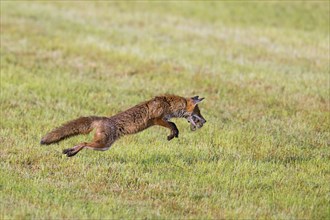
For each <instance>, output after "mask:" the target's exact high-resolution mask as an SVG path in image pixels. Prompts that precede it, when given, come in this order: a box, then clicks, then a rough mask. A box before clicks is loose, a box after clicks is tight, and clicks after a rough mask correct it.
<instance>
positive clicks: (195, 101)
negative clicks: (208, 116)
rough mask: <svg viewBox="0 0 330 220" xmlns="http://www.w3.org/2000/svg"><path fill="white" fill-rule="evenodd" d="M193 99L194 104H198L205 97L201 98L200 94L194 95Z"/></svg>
mask: <svg viewBox="0 0 330 220" xmlns="http://www.w3.org/2000/svg"><path fill="white" fill-rule="evenodd" d="M191 99H192V100H193V102H194V104H195V105H197V104H198V103H200V102H201V101H202V100H203V99H204V98H199V96H194V97H191Z"/></svg>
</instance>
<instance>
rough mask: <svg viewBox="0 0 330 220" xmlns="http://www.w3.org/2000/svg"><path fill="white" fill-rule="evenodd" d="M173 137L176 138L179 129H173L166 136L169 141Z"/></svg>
mask: <svg viewBox="0 0 330 220" xmlns="http://www.w3.org/2000/svg"><path fill="white" fill-rule="evenodd" d="M175 137H176V138H178V137H179V131H178V130H175V131H173V132H172V134H171V135H169V136H167V140H168V141H170V140H172V139H173V138H175Z"/></svg>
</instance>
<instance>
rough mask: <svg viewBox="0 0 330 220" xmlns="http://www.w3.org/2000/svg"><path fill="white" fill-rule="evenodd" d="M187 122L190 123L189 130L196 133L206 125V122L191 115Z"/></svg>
mask: <svg viewBox="0 0 330 220" xmlns="http://www.w3.org/2000/svg"><path fill="white" fill-rule="evenodd" d="M188 122H189V123H190V130H191V131H196V130H197V129H200V128H201V127H203V125H204V124H205V123H206V120H205V119H204V118H201V117H199V116H197V115H192V116H191V117H189V118H188Z"/></svg>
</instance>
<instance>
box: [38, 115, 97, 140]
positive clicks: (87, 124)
mask: <svg viewBox="0 0 330 220" xmlns="http://www.w3.org/2000/svg"><path fill="white" fill-rule="evenodd" d="M97 120H102V117H97V116H89V117H80V118H78V119H75V120H72V121H69V122H67V123H65V124H63V125H62V126H61V127H58V128H55V129H54V130H53V131H51V132H49V133H48V134H46V136H44V137H43V138H42V139H41V141H40V144H45V145H48V144H53V143H57V142H60V141H61V140H63V139H65V138H69V137H71V136H74V135H78V134H88V133H89V132H91V131H92V130H93V128H94V127H93V122H94V121H97Z"/></svg>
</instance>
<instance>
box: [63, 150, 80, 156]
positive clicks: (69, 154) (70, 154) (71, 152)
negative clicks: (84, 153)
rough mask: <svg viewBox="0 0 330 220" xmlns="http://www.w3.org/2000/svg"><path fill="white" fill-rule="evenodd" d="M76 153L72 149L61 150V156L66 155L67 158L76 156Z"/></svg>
mask: <svg viewBox="0 0 330 220" xmlns="http://www.w3.org/2000/svg"><path fill="white" fill-rule="evenodd" d="M77 153H78V151H76V150H75V149H73V148H68V149H64V150H63V154H66V156H67V157H72V156H74V155H76V154H77Z"/></svg>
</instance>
